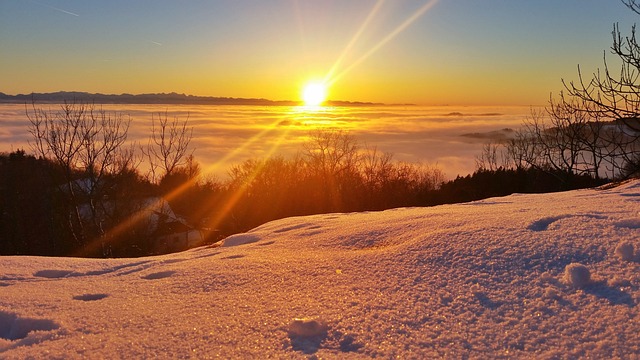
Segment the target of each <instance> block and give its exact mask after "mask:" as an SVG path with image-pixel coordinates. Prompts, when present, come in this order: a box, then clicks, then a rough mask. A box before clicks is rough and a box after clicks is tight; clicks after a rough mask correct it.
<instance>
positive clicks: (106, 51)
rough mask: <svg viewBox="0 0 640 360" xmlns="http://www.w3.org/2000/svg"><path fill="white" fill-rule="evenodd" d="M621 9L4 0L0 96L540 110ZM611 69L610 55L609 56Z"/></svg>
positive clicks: (412, 1) (446, 2) (600, 48)
mask: <svg viewBox="0 0 640 360" xmlns="http://www.w3.org/2000/svg"><path fill="white" fill-rule="evenodd" d="M638 17H639V16H638V15H637V14H635V13H633V12H631V11H630V10H628V9H627V8H626V7H625V6H624V5H623V4H622V3H621V2H620V1H617V0H613V1H612V0H608V1H604V0H563V1H556V0H538V1H523V0H519V1H513V0H510V1H507V0H483V1H473V0H420V1H418V0H396V1H391V0H387V1H383V0H378V1H373V0H371V1H370V0H333V1H332V0H329V1H312V0H270V1H262V0H228V1H203V0H193V1H170V0H154V1H150V0H146V1H145V0H136V1H130V0H113V1H86V0H37V1H36V0H2V1H0V49H2V51H0V92H4V93H7V94H19V93H31V92H52V91H87V92H100V93H109V94H120V93H135V94H137V93H160V92H177V93H186V94H192V95H202V96H225V97H245V98H268V99H272V100H298V99H299V98H300V93H301V89H302V87H303V85H304V84H305V83H306V82H308V81H310V80H322V81H327V82H328V83H330V84H331V86H330V89H329V98H330V99H333V100H348V101H371V102H384V103H416V104H421V105H538V104H544V103H545V102H546V100H547V99H548V97H549V94H550V93H552V92H557V91H559V90H561V89H562V82H561V79H563V78H564V79H567V80H573V79H575V78H576V70H577V65H578V64H580V65H581V66H582V68H583V69H584V71H585V72H587V73H591V72H593V71H595V70H596V69H597V68H598V67H599V66H600V67H601V66H602V57H603V54H604V52H607V51H608V49H609V47H610V45H611V41H612V39H611V31H612V29H613V24H614V23H615V22H619V23H620V26H621V29H622V30H623V31H625V33H627V34H628V33H629V32H630V29H631V25H632V24H633V23H634V21H636V19H637V18H638ZM609 57H611V56H609Z"/></svg>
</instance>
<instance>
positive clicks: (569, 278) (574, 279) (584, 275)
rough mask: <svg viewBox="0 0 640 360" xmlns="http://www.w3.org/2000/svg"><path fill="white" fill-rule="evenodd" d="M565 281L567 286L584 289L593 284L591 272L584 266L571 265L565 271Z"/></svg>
mask: <svg viewBox="0 0 640 360" xmlns="http://www.w3.org/2000/svg"><path fill="white" fill-rule="evenodd" d="M564 281H565V282H566V283H567V285H570V286H573V287H575V288H582V287H585V286H587V285H589V283H590V282H591V272H590V271H589V268H588V267H586V266H584V265H582V264H579V263H571V264H569V265H567V267H566V268H565V269H564Z"/></svg>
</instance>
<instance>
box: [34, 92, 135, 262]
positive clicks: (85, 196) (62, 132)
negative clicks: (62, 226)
mask: <svg viewBox="0 0 640 360" xmlns="http://www.w3.org/2000/svg"><path fill="white" fill-rule="evenodd" d="M26 114H27V117H28V118H29V121H30V127H29V132H30V133H31V135H32V137H33V142H32V143H31V145H32V149H33V151H34V152H35V153H36V154H37V155H38V156H41V157H43V158H48V159H51V160H52V161H54V162H55V163H56V164H58V165H59V167H60V168H61V169H62V170H63V173H64V179H63V180H64V184H63V185H62V186H61V187H59V189H61V190H62V194H63V196H62V198H63V199H64V203H65V205H66V207H67V213H68V214H69V216H68V228H69V230H70V232H71V234H72V235H73V237H74V239H75V240H76V243H77V244H78V246H84V245H85V244H87V242H88V241H90V240H92V239H94V238H96V237H100V238H103V237H104V235H105V229H104V226H103V225H104V224H103V221H104V216H103V215H104V214H105V208H104V203H103V197H104V196H105V194H106V192H107V186H106V182H105V177H106V176H107V175H118V174H120V173H122V172H123V171H125V170H128V169H129V168H130V167H131V166H132V163H133V151H132V150H131V149H125V143H126V139H127V132H128V129H129V124H130V119H125V118H124V117H123V116H122V115H121V114H118V113H114V114H111V113H107V112H105V111H104V110H102V109H96V108H95V106H94V105H87V104H82V103H75V102H65V103H64V104H63V105H61V107H60V109H59V110H57V111H54V110H44V109H42V108H38V107H36V105H35V103H32V106H31V110H29V108H27V109H26ZM84 205H88V210H89V214H87V213H86V211H81V208H82V207H83V206H84ZM87 220H88V222H87ZM88 225H90V226H89V227H90V229H88V228H87V226H88ZM102 240H103V241H102V245H103V251H106V248H105V242H104V239H102Z"/></svg>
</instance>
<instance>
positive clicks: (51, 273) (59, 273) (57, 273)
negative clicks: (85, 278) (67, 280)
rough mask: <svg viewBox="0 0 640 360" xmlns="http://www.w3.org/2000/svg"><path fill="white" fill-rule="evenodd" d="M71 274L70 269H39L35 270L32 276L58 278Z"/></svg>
mask: <svg viewBox="0 0 640 360" xmlns="http://www.w3.org/2000/svg"><path fill="white" fill-rule="evenodd" d="M71 274H73V271H71V270H40V271H36V272H35V273H34V274H33V276H36V277H43V278H47V279H59V278H64V277H67V276H69V275H71Z"/></svg>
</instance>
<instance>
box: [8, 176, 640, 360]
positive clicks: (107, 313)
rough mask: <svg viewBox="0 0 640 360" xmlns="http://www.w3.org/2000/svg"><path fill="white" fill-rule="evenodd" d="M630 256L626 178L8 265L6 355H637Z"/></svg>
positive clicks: (636, 243) (635, 283) (634, 187)
mask: <svg viewBox="0 0 640 360" xmlns="http://www.w3.org/2000/svg"><path fill="white" fill-rule="evenodd" d="M638 247H640V182H638V181H634V182H629V183H626V184H623V185H621V186H619V187H616V188H611V189H606V190H581V191H573V192H567V193H556V194H544V195H521V194H516V195H512V196H508V197H504V198H493V199H487V200H484V201H479V202H473V203H467V204H458V205H448V206H438V207H433V208H410V209H396V210H390V211H384V212H372V213H354V214H328V215H318V216H309V217H299V218H289V219H284V220H279V221H274V222H271V223H268V224H265V225H263V226H260V227H258V228H256V229H254V230H252V231H250V232H249V233H246V234H239V235H235V236H232V237H230V238H228V239H226V240H225V243H224V246H219V247H203V248H198V249H193V250H190V251H187V252H183V253H177V254H171V255H167V256H159V257H149V258H140V259H117V260H90V259H72V258H64V259H60V258H41V257H1V258H0V358H29V357H33V358H65V359H73V358H155V357H161V358H207V357H214V356H221V357H223V358H266V357H276V358H306V357H318V358H367V357H374V356H378V357H383V358H391V357H394V356H399V357H400V358H431V357H434V356H437V357H443V356H444V357H447V358H463V357H471V358H496V357H498V358H499V357H516V358H524V357H526V358H531V357H535V358H555V357H591V358H609V357H612V356H613V357H622V358H632V357H638V356H640V317H639V303H640V276H639V270H640V256H639V255H640V254H639V253H640V251H638ZM634 249H635V250H634ZM570 264H571V265H570ZM579 264H581V265H579Z"/></svg>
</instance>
